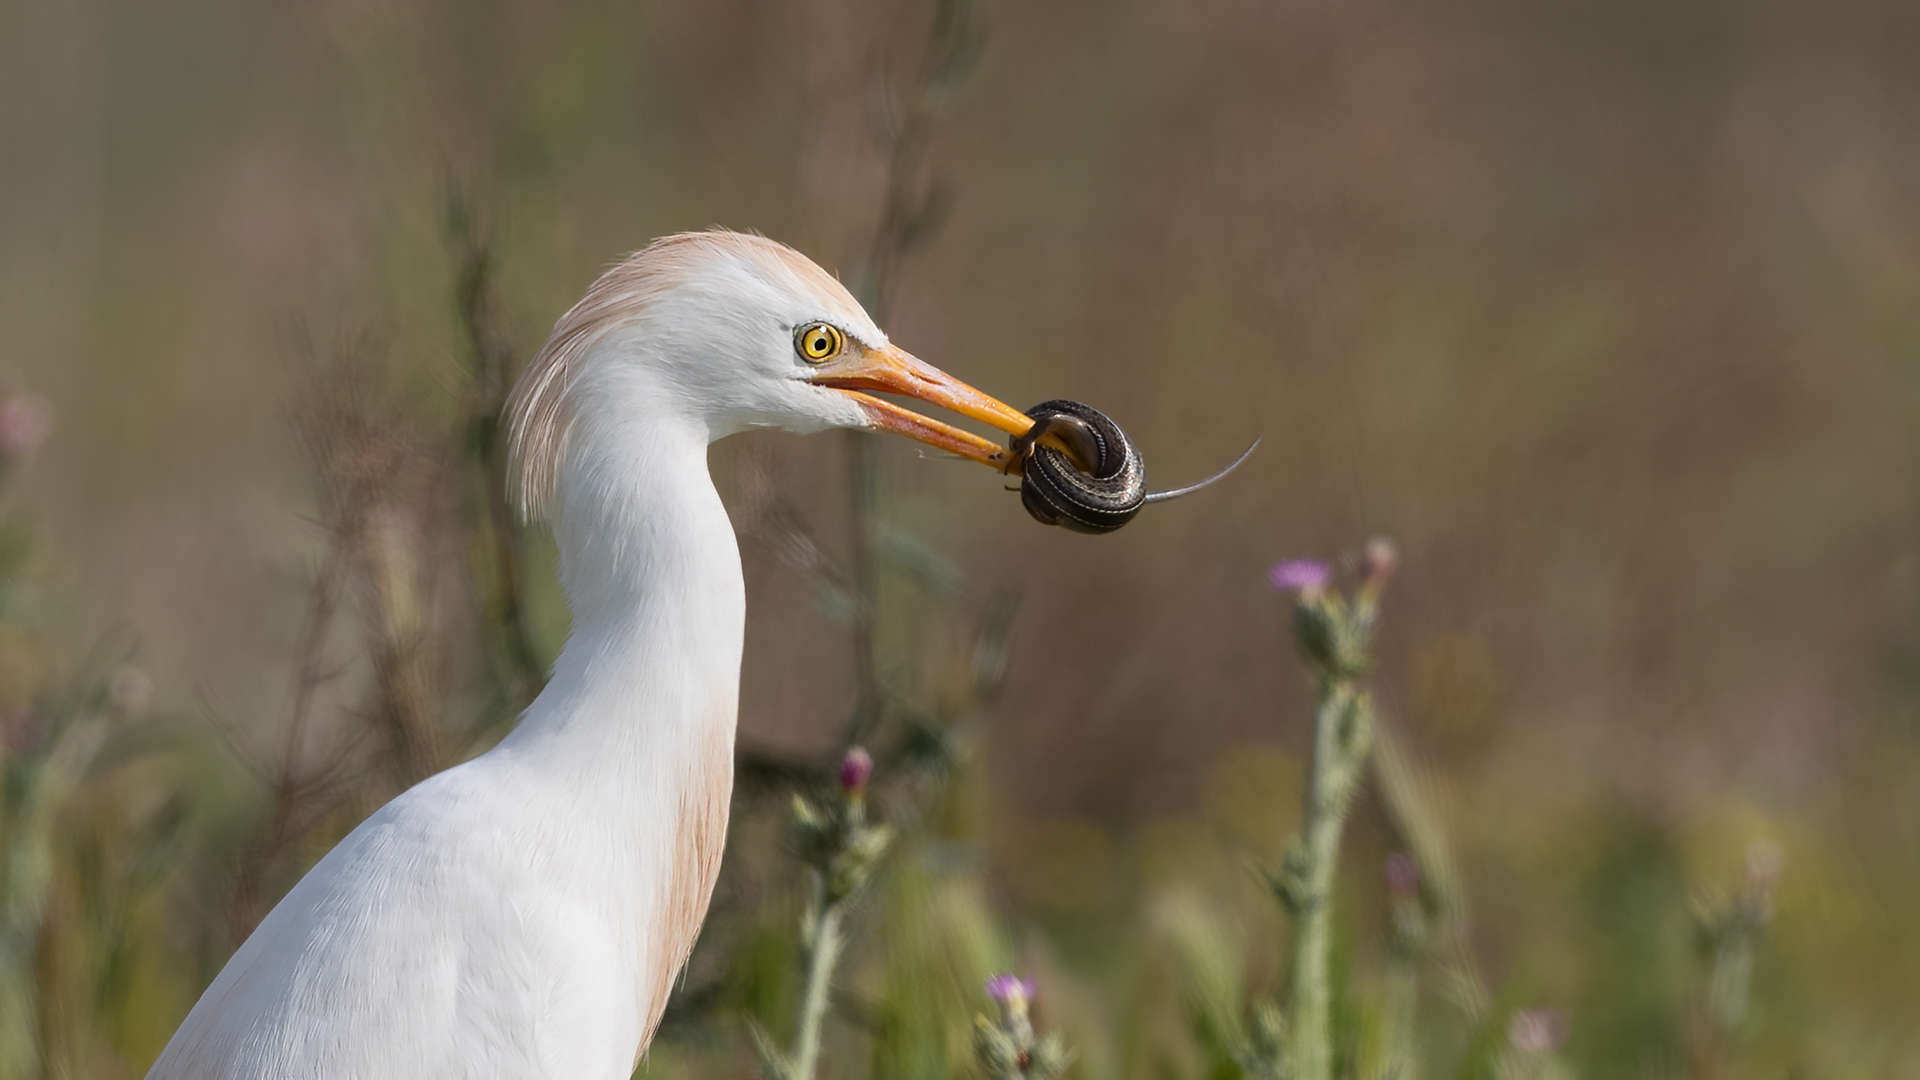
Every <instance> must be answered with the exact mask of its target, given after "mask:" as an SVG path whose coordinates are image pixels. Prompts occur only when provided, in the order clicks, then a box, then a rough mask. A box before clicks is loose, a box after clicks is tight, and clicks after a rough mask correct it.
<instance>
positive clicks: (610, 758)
mask: <svg viewBox="0 0 1920 1080" xmlns="http://www.w3.org/2000/svg"><path fill="white" fill-rule="evenodd" d="M708 436H709V433H708V432H707V430H705V428H704V427H703V426H701V425H698V424H694V423H689V422H687V421H686V420H684V419H680V418H675V417H672V416H662V415H658V414H655V415H653V416H643V415H628V416H624V417H619V418H616V419H613V420H609V421H606V422H603V423H601V424H598V425H596V424H593V423H583V424H582V425H581V426H580V428H579V429H578V430H576V432H575V441H574V445H573V448H572V452H571V453H569V455H568V461H567V463H566V465H565V466H564V467H563V468H562V470H561V475H560V478H559V481H560V487H559V491H558V493H557V494H558V496H559V498H558V506H559V512H558V515H557V520H556V521H555V523H554V536H555V539H556V541H557V542H558V544H559V547H560V574H561V584H562V585H563V587H564V588H565V590H566V594H567V600H568V604H569V606H570V607H571V608H572V611H573V630H572V634H571V636H570V637H569V639H568V641H567V644H566V646H565V647H564V648H563V649H562V650H561V653H560V657H559V659H558V661H556V663H555V665H554V671H553V677H552V679H551V680H550V681H549V682H548V684H547V687H546V689H545V690H543V691H542V692H541V694H540V696H539V697H538V698H537V699H536V700H535V701H534V703H533V704H532V705H531V706H530V707H529V708H528V709H527V712H526V715H525V716H524V717H523V718H522V720H521V721H520V724H519V725H518V726H517V727H516V728H515V729H514V730H513V732H512V733H511V734H509V735H508V736H507V738H506V739H505V740H503V741H502V742H501V744H500V747H499V748H498V752H499V753H500V755H501V756H502V758H504V759H506V760H508V761H511V762H512V763H513V764H514V766H515V767H518V768H526V769H532V770H536V771H538V772H540V773H542V774H544V775H545V776H546V777H547V778H548V779H550V780H552V781H554V782H556V783H558V784H560V785H562V786H563V788H564V789H565V790H567V791H570V792H575V793H577V795H578V799H577V802H576V803H575V805H577V806H580V807H583V808H584V807H589V806H590V807H592V816H593V818H594V819H595V820H593V821H591V822H581V823H580V827H581V828H583V829H591V830H593V831H594V832H595V833H596V834H599V835H604V836H605V837H606V838H607V839H606V843H608V844H609V845H610V846H611V851H610V852H609V854H608V855H607V858H608V860H609V873H608V874H607V879H606V880H605V882H604V888H605V889H606V890H607V891H608V893H609V894H610V895H609V896H608V898H607V899H608V902H609V904H610V906H611V910H612V912H613V915H614V917H615V918H618V919H622V920H631V921H633V922H634V923H636V924H638V925H636V926H635V928H634V932H635V934H636V939H635V946H636V948H637V949H638V963H639V965H640V968H641V971H640V976H641V979H642V984H643V985H642V989H641V1008H642V1009H643V1011H644V1012H645V1013H646V1014H647V1015H646V1016H645V1030H646V1031H649V1032H650V1031H651V1030H652V1027H653V1024H654V1023H655V1022H657V1020H658V1018H659V1014H660V1010H661V1009H662V1008H664V1006H665V1002H666V995H667V991H668V988H669V987H670V985H671V981H672V978H673V975H674V974H675V973H676V972H677V971H678V969H679V968H680V966H681V965H682V964H683V963H684V962H685V960H686V957H687V954H688V952H689V951H690V950H691V949H692V947H693V941H694V938H695V936H696V935H697V933H698V930H699V925H700V921H701V919H702V918H703V917H704V916H705V913H706V908H707V902H708V899H709V898H710V897H711V895H712V888H713V882H714V878H715V876H716V875H717V873H718V870H719V862H720V853H721V849H722V847H723V846H724V842H725V836H726V823H727V809H728V801H729V798H730V795H731V791H732V786H733V737H734V724H735V719H736V713H737V706H738V702H739V687H740V649H741V641H742V634H743V630H744V625H745V618H746V589H745V584H744V582H743V579H742V576H741V571H740V553H739V547H738V544H737V542H736V541H735V539H734V534H733V527H732V524H731V523H730V522H729V521H728V519H727V513H726V509H725V507H723V506H722V505H721V502H720V496H719V494H718V493H717V492H716V491H715V490H714V487H713V483H712V481H711V479H710V478H709V476H708V473H707V460H706V458H707V444H708Z"/></svg>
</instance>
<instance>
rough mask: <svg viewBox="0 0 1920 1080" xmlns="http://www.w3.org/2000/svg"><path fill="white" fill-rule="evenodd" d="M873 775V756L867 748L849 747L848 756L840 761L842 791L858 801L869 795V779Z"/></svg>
mask: <svg viewBox="0 0 1920 1080" xmlns="http://www.w3.org/2000/svg"><path fill="white" fill-rule="evenodd" d="M872 775H873V755H872V754H869V753H867V751H866V748H865V747H861V746H850V747H848V748H847V755H846V756H845V757H843V758H841V759H840V790H841V791H843V792H845V793H846V795H847V797H848V798H851V799H858V798H860V797H861V796H862V795H865V794H866V793H867V779H868V778H869V777H871V776H872Z"/></svg>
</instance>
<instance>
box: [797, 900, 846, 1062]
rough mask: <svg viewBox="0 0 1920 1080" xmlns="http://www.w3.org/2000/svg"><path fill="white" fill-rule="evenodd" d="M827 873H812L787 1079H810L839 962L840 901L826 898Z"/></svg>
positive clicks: (818, 1053)
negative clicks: (802, 983) (802, 979)
mask: <svg viewBox="0 0 1920 1080" xmlns="http://www.w3.org/2000/svg"><path fill="white" fill-rule="evenodd" d="M827 894H828V885H827V876H826V875H825V874H824V873H819V872H816V873H815V874H814V881H813V898H812V900H810V901H809V902H808V909H807V926H808V929H809V931H810V932H809V934H808V938H809V940H808V942H807V982H806V991H805V993H804V994H803V995H802V996H801V998H800V1017H799V1023H798V1024H797V1025H796V1028H795V1032H794V1043H793V1057H792V1062H793V1065H792V1072H791V1073H790V1074H789V1075H788V1077H787V1080H813V1074H814V1067H815V1065H816V1063H818V1061H819V1060H820V1029H821V1027H822V1026H823V1025H824V1024H825V1023H826V1019H827V1003H828V990H829V987H831V985H832V983H833V969H834V967H835V965H837V964H838V963H839V961H840V947H841V945H842V944H843V941H842V938H841V935H840V915H841V910H842V906H843V905H844V903H845V901H844V900H834V899H829V897H828V895H827Z"/></svg>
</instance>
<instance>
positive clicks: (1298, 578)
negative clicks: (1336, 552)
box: [1267, 559, 1333, 597]
mask: <svg viewBox="0 0 1920 1080" xmlns="http://www.w3.org/2000/svg"><path fill="white" fill-rule="evenodd" d="M1332 578H1333V571H1332V570H1331V569H1329V568H1328V566H1327V564H1326V563H1323V562H1321V561H1319V560H1318V559H1288V560H1287V561H1286V562H1282V563H1275V564H1274V565H1273V569H1271V570H1269V571H1267V580H1268V581H1270V582H1272V583H1273V587H1274V588H1276V589H1278V590H1280V591H1281V592H1284V593H1293V594H1295V595H1297V596H1303V597H1304V596H1314V595H1318V594H1319V593H1322V592H1325V591H1326V588H1327V582H1328V581H1330V580H1332Z"/></svg>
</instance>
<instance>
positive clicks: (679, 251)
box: [508, 230, 1034, 515]
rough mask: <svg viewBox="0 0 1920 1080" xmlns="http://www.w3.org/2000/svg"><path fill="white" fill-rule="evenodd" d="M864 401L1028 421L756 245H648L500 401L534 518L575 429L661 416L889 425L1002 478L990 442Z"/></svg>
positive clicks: (1013, 427)
mask: <svg viewBox="0 0 1920 1080" xmlns="http://www.w3.org/2000/svg"><path fill="white" fill-rule="evenodd" d="M877 393H886V394H892V395H898V396H901V397H906V398H913V399H917V400H919V401H922V402H926V403H928V404H931V405H935V406H939V407H941V408H945V409H948V410H951V411H953V412H956V413H959V414H960V415H962V416H967V417H971V418H973V419H975V420H979V421H982V422H984V423H986V424H989V425H991V426H993V427H996V428H999V429H1000V430H1002V431H1005V432H1008V433H1010V434H1012V435H1014V436H1020V435H1024V434H1026V433H1027V431H1028V429H1030V428H1031V427H1032V426H1033V423H1034V422H1033V420H1032V419H1031V418H1030V417H1028V416H1027V415H1026V414H1024V413H1022V412H1021V411H1020V410H1018V409H1015V408H1012V407H1011V406H1008V405H1006V404H1003V403H1002V402H1000V401H997V400H995V399H993V398H991V397H988V396H987V395H985V394H982V393H981V392H979V391H978V390H975V389H973V388H972V387H970V386H968V385H966V384H965V383H963V382H960V381H959V380H957V379H955V378H953V377H952V376H949V375H947V374H946V373H944V372H942V371H940V370H939V369H937V368H935V367H933V366H932V365H930V364H927V363H925V362H923V361H921V360H919V359H916V358H915V357H913V356H912V355H910V354H908V353H907V352H905V351H904V350H902V349H900V348H898V347H897V346H895V345H893V344H892V343H891V342H889V341H888V340H887V336H886V335H885V334H884V333H882V332H881V330H880V328H879V327H878V326H875V325H874V322H873V320H872V319H871V318H870V317H869V316H868V315H867V313H866V312H865V311H864V310H863V309H862V308H861V306H860V304H859V302H858V301H856V300H855V299H854V298H853V296H852V294H850V293H849V292H848V291H847V290H846V288H845V287H844V286H842V285H841V284H840V282H839V281H838V280H836V279H835V278H834V277H833V276H832V275H831V274H828V273H827V272H826V271H824V270H822V269H820V267H819V266H817V265H815V264H814V263H813V262H812V261H811V260H809V259H807V257H806V256H804V255H801V254H800V253H798V252H796V251H794V250H793V249H791V248H789V247H786V246H785V245H783V244H779V243H776V242H774V241H772V240H768V239H766V238H764V237H760V236H752V235H748V234H743V233H735V232H726V231H721V230H715V231H710V232H698V233H681V234H678V235H675V236H669V237H665V238H662V239H660V240H656V241H654V242H653V243H652V244H650V245H648V246H647V247H646V248H645V249H643V250H641V251H639V252H637V253H635V254H634V255H632V256H629V257H628V258H627V259H625V260H623V261H622V262H620V263H618V264H616V265H615V266H614V267H613V268H611V269H609V270H608V271H607V272H606V273H604V274H602V275H601V276H600V279H599V280H598V281H596V282H594V284H593V285H592V287H591V288H589V289H588V290H587V294H586V296H585V297H583V298H582V299H581V300H580V302H579V303H578V304H575V305H574V306H573V308H572V309H571V310H569V311H568V312H567V313H566V314H565V315H563V316H561V318H560V321H559V322H558V323H557V324H555V326H554V330H553V336H552V337H551V338H549V339H548V341H547V343H546V345H545V346H544V347H542V348H541V350H540V352H539V353H538V354H537V355H536V356H535V357H534V359H533V360H532V362H530V363H529V364H528V365H527V370H526V371H525V373H523V374H522V375H521V378H520V382H519V384H518V385H517V386H516V387H515V389H514V392H513V396H512V398H511V400H510V401H509V404H508V413H509V418H510V421H511V424H512V430H513V435H512V456H513V460H514V474H515V476H516V479H517V481H518V487H519V498H520V506H521V509H522V511H523V512H525V513H527V514H529V515H538V514H541V513H543V512H544V511H545V504H546V503H547V501H548V500H549V498H550V497H551V493H552V490H553V487H554V482H555V478H556V476H557V474H558V471H559V469H560V466H561V463H562V461H563V460H564V459H565V457H566V455H567V453H568V447H569V444H570V442H571V441H572V439H573V436H574V433H575V431H576V429H577V428H580V427H581V426H583V425H584V426H589V427H593V426H606V425H621V424H632V423H646V422H654V421H657V420H661V419H665V418H672V419H679V420H686V421H691V422H692V423H694V424H696V425H703V426H704V427H705V428H706V431H707V437H708V439H709V440H712V439H718V438H721V437H723V436H725V435H729V434H732V433H734V432H737V431H741V430H745V429H747V428H753V427H777V428H784V429H786V430H789V431H796V432H803V433H804V432H812V431H819V430H822V429H824V428H830V427H852V428H871V429H875V430H883V431H892V432H896V433H898V434H902V435H906V436H907V437H909V438H912V439H916V440H918V441H920V442H923V443H926V444H928V445H930V446H934V447H936V448H938V449H941V450H945V451H948V452H951V453H954V454H957V455H959V456H961V457H964V458H968V459H971V460H974V461H978V462H981V463H983V464H988V465H993V466H995V467H997V468H1000V469H1002V470H1003V471H1005V470H1006V469H1008V468H1009V467H1010V466H1011V465H1012V464H1013V463H1014V455H1013V454H1012V453H1011V452H1010V451H1009V450H1008V449H1007V448H1006V447H1003V446H1000V445H999V444H997V443H994V442H991V441H989V440H987V439H984V438H982V437H980V436H978V435H975V434H973V433H971V432H968V431H965V430H962V429H960V428H957V427H954V426H952V425H951V424H947V423H944V422H942V421H939V420H936V419H934V418H932V417H928V416H923V415H921V414H920V413H917V412H915V411H913V410H911V409H909V408H906V407H905V406H902V405H899V404H895V403H894V402H892V401H888V400H886V399H883V398H880V397H876V396H875V394H877Z"/></svg>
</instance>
